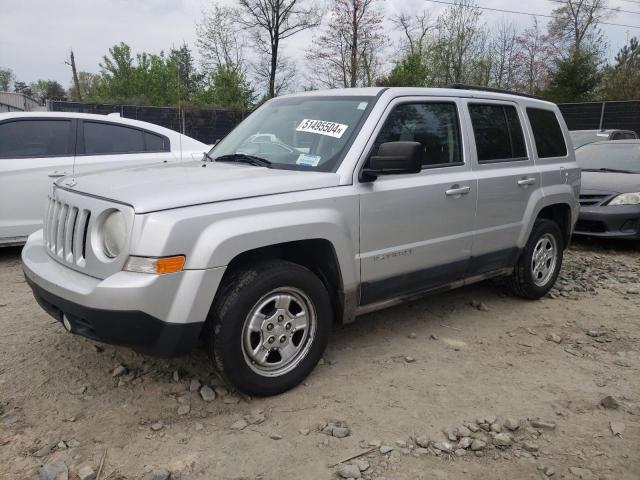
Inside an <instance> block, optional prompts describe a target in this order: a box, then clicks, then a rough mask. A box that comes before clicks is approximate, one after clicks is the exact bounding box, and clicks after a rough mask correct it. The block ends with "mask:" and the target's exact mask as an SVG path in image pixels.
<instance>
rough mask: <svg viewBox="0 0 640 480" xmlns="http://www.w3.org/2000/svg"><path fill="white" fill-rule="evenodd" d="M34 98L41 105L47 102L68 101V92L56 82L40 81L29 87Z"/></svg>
mask: <svg viewBox="0 0 640 480" xmlns="http://www.w3.org/2000/svg"><path fill="white" fill-rule="evenodd" d="M29 88H30V90H31V93H32V96H33V97H34V98H35V99H36V100H38V101H39V102H40V103H44V102H45V100H66V98H67V92H66V91H65V89H64V87H63V86H62V85H60V84H59V83H58V82H57V81H55V80H38V81H36V82H33V83H31V85H29Z"/></svg>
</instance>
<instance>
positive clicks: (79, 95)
mask: <svg viewBox="0 0 640 480" xmlns="http://www.w3.org/2000/svg"><path fill="white" fill-rule="evenodd" d="M64 63H66V64H67V65H69V66H70V67H71V72H72V74H73V84H74V85H75V87H76V97H77V100H78V101H79V102H81V101H82V92H81V91H80V80H78V71H77V70H76V59H75V57H74V56H73V50H71V54H70V55H69V60H65V61H64Z"/></svg>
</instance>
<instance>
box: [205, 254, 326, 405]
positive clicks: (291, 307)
mask: <svg viewBox="0 0 640 480" xmlns="http://www.w3.org/2000/svg"><path fill="white" fill-rule="evenodd" d="M331 324H332V309H331V304H330V301H329V294H328V292H327V290H326V288H325V286H324V284H323V283H322V281H320V279H319V278H318V277H317V276H316V275H315V274H313V272H311V271H310V270H308V269H307V268H305V267H302V266H300V265H297V264H295V263H291V262H286V261H281V260H273V261H266V262H262V263H260V264H258V265H256V266H255V267H253V268H249V269H246V270H242V271H239V272H237V273H236V274H234V275H233V276H232V277H231V278H229V280H228V282H227V285H226V286H225V287H224V288H223V290H221V292H220V295H219V296H218V298H217V299H216V302H215V305H214V308H213V309H212V312H211V318H210V319H209V327H210V328H209V329H208V331H207V344H208V350H209V353H210V355H211V357H212V359H213V360H214V362H215V364H216V366H217V367H218V369H219V370H220V371H221V372H222V373H223V375H224V376H225V377H226V378H227V380H228V381H229V382H231V383H232V384H234V385H235V386H236V387H237V388H238V389H239V390H241V391H243V392H245V393H248V394H252V395H274V394H277V393H281V392H284V391H286V390H289V389H290V388H293V387H294V386H296V385H297V384H299V383H300V382H301V381H302V380H304V378H305V377H306V376H307V375H308V374H309V373H310V372H311V370H313V368H314V367H315V365H316V364H317V362H318V360H320V357H321V356H322V354H323V352H324V349H325V347H326V345H327V341H328V337H329V331H330V329H331Z"/></svg>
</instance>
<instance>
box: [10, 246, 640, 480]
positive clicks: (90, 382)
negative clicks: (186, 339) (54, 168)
mask: <svg viewBox="0 0 640 480" xmlns="http://www.w3.org/2000/svg"><path fill="white" fill-rule="evenodd" d="M557 287H558V288H557V289H555V290H554V291H553V292H552V294H551V296H549V297H547V298H545V299H543V300H541V301H537V302H528V301H523V300H518V299H515V298H512V297H509V296H506V295H504V294H503V293H502V292H501V290H500V288H499V287H496V286H494V285H493V284H492V283H484V284H479V285H475V286H472V287H467V288H464V289H461V290H457V291H453V292H449V293H446V294H439V295H436V296H434V297H430V298H427V299H425V300H422V301H418V302H413V303H410V304H406V305H403V306H400V307H396V308H392V309H388V310H385V311H380V312H376V313H373V314H370V315H367V316H366V317H362V318H360V319H359V320H358V321H357V322H356V323H354V324H352V325H347V326H344V327H338V328H336V330H335V332H334V334H333V336H332V339H331V342H330V346H329V350H328V351H327V353H326V355H325V357H324V359H323V361H322V362H321V365H319V366H318V367H317V368H316V369H315V371H314V372H313V373H312V375H311V376H310V377H309V378H308V379H307V381H306V382H305V383H304V385H301V386H300V387H298V388H296V389H294V390H293V391H291V392H289V393H287V394H284V395H280V396H277V397H272V398H266V399H258V398H247V397H245V396H242V395H239V394H237V393H235V392H233V391H231V389H230V388H229V387H228V386H226V385H224V384H223V383H222V382H221V381H220V380H219V378H218V377H217V376H216V375H215V373H214V371H213V370H212V369H211V368H210V365H209V362H208V360H207V358H206V356H205V354H204V352H203V351H202V350H198V351H195V352H193V353H192V354H190V355H188V356H184V357H181V358H177V359H172V360H158V359H155V358H152V357H147V356H144V355H140V354H137V353H135V352H132V351H131V350H129V349H126V348H119V347H112V346H109V345H99V344H96V343H95V342H92V341H89V340H86V339H83V338H80V337H76V336H72V335H69V334H67V333H66V332H65V331H64V329H63V328H62V326H61V325H60V324H58V323H57V322H55V321H54V320H53V319H51V318H50V317H48V316H47V315H46V314H45V313H43V312H42V311H41V309H40V308H39V307H38V306H37V305H36V303H35V301H34V300H33V297H32V296H31V293H30V291H29V288H28V286H27V285H26V283H25V282H24V279H23V277H22V272H21V269H20V261H19V251H18V250H17V249H4V250H0V326H1V327H2V328H1V329H0V478H3V479H4V478H8V479H14V478H17V479H21V478H37V476H38V474H39V472H40V469H41V467H42V465H48V467H47V470H46V472H54V473H55V472H59V471H62V470H57V468H58V467H60V468H61V469H62V467H64V468H66V469H67V470H68V473H69V478H72V479H73V478H80V477H79V476H78V475H79V474H83V475H84V474H89V475H90V472H91V471H92V472H93V473H94V474H97V473H98V471H99V470H100V478H101V479H102V480H104V479H106V478H109V479H118V478H126V479H135V478H142V477H143V476H144V475H146V476H147V478H154V476H155V478H165V477H166V476H167V475H169V474H170V475H171V478H176V479H177V478H181V479H191V478H216V479H217V478H223V479H258V478H260V479H280V478H305V479H306V478H309V479H325V478H326V479H330V478H337V477H338V475H342V476H343V477H344V476H351V477H352V478H365V479H369V478H371V479H382V478H387V479H416V478H418V479H420V478H424V479H432V478H433V479H460V478H470V479H476V478H491V479H502V478H504V479H514V478H518V479H526V478H532V479H538V478H568V479H571V478H576V479H578V478H584V479H588V478H594V479H598V478H600V479H606V478H609V479H612V480H614V479H615V480H619V479H629V480H632V479H633V480H636V479H637V478H640V457H639V456H638V453H637V452H638V448H639V447H640V417H639V416H638V415H640V408H639V405H640V376H639V370H640V293H639V289H640V252H639V251H638V250H637V249H636V247H633V246H625V245H622V246H620V245H617V244H603V243H596V244H591V243H587V242H581V243H579V244H578V245H576V246H574V247H572V249H571V250H570V251H568V252H567V255H566V257H565V264H564V267H563V274H562V277H561V278H560V279H559V282H558V284H557ZM554 297H555V298H554ZM203 386H206V387H209V389H205V390H204V392H203V390H202V387H203ZM607 396H612V397H613V398H614V399H615V401H605V402H604V403H605V405H606V406H603V405H602V404H601V400H602V399H604V398H605V397H607ZM213 397H215V398H213ZM513 422H515V423H516V424H517V425H518V427H517V429H514V430H511V429H510V428H508V427H507V426H506V425H507V423H508V424H509V425H513ZM536 422H537V423H536ZM540 422H542V423H540ZM494 424H496V425H495V426H494ZM545 424H546V426H545ZM550 424H552V425H553V427H550V426H549V425H550ZM621 425H622V432H620V427H621ZM472 429H477V432H473V431H472ZM496 430H499V431H496ZM496 438H497V439H496ZM474 441H475V447H474V446H472V445H473V442H474ZM478 441H479V442H480V443H479V442H478ZM479 446H481V448H478V447H479ZM474 448H475V449H474ZM105 452H106V455H105ZM462 452H464V453H462ZM476 452H480V453H476ZM351 457H353V458H351ZM343 461H344V462H343ZM340 462H342V463H340ZM101 465H102V469H100V466H101ZM85 467H87V468H85ZM62 475H64V473H63V474H62ZM47 478H49V477H47ZM50 478H55V476H52V477H50ZM58 478H61V477H58Z"/></svg>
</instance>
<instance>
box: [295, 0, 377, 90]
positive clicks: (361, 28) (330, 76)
mask: <svg viewBox="0 0 640 480" xmlns="http://www.w3.org/2000/svg"><path fill="white" fill-rule="evenodd" d="M375 7H376V0H333V7H332V9H331V13H330V18H329V22H328V24H327V26H326V28H325V30H324V31H323V32H322V34H321V35H320V36H318V37H317V38H315V39H314V41H313V45H312V46H311V48H310V49H309V50H307V53H306V58H307V60H308V61H310V62H312V63H313V65H314V70H315V71H316V72H317V71H320V72H322V74H323V75H324V76H322V77H318V76H316V77H315V78H314V80H315V81H316V82H318V83H320V84H322V85H323V86H327V87H330V88H335V87H344V88H353V87H357V86H371V85H373V84H374V81H375V77H376V76H377V73H378V71H379V70H380V67H381V61H380V58H379V56H380V51H381V50H382V49H383V47H384V41H385V39H386V37H385V35H384V33H383V32H382V21H383V19H382V16H381V15H380V13H379V12H378V11H377V10H376V8H375Z"/></svg>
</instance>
